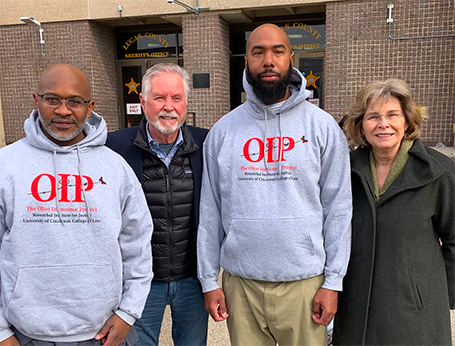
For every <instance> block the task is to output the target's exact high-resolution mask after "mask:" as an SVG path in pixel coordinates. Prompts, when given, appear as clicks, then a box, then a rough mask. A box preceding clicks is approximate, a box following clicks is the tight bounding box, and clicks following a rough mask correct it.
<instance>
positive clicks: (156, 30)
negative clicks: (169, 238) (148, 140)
mask: <svg viewBox="0 0 455 346" xmlns="http://www.w3.org/2000/svg"><path fill="white" fill-rule="evenodd" d="M3 1H4V2H6V3H4V8H7V9H8V10H5V11H2V12H0V35H1V37H2V39H1V40H0V81H1V83H0V145H2V142H4V143H6V144H9V143H12V142H14V141H15V140H17V139H19V138H21V137H23V122H24V120H25V119H26V118H27V117H28V115H29V114H30V111H31V110H32V108H33V99H32V93H33V92H35V88H36V84H37V81H38V79H39V77H40V74H41V72H42V71H43V70H44V69H45V68H46V67H47V66H49V65H52V64H54V63H70V64H73V65H75V66H77V67H79V68H80V69H81V70H83V71H84V72H85V73H86V74H87V76H88V77H89V80H90V83H91V86H92V91H93V99H94V100H95V111H96V112H98V113H99V114H101V115H102V116H103V117H104V118H105V119H106V121H107V123H108V128H109V129H110V130H115V129H118V128H123V127H126V126H130V125H135V124H137V123H138V122H139V120H140V118H141V117H142V110H141V108H140V105H139V93H140V91H141V76H142V75H143V74H144V72H145V70H146V69H147V68H148V67H150V66H152V65H154V64H156V63H159V62H173V63H178V64H180V65H182V66H184V67H185V68H186V69H187V70H188V72H189V73H190V76H191V82H192V93H191V95H190V97H189V105H188V115H187V121H188V123H190V124H196V125H197V126H201V127H205V128H210V127H211V126H212V125H213V124H214V123H215V122H216V121H217V120H218V119H219V118H220V117H221V116H223V115H224V114H225V113H227V112H228V111H230V110H231V109H233V108H234V107H236V106H237V105H239V104H240V103H241V102H242V101H243V100H244V97H245V96H244V93H243V90H242V85H241V80H242V73H243V68H244V56H245V40H246V38H247V37H248V34H249V33H250V32H251V30H253V29H254V28H255V27H256V26H258V25H259V24H262V23H267V22H271V23H275V24H277V25H279V26H280V27H282V29H283V30H284V31H285V32H286V33H287V34H288V36H289V38H290V40H291V44H292V47H293V50H294V52H295V60H294V66H295V67H297V68H298V69H299V70H300V71H301V72H302V73H303V74H304V75H305V78H307V81H308V89H310V90H312V91H313V96H312V97H311V99H310V101H311V102H313V103H315V104H317V105H318V106H319V107H321V108H323V109H325V110H326V111H327V112H329V113H330V114H332V115H333V116H334V118H335V119H339V118H341V117H342V116H343V114H344V113H345V112H346V110H347V108H348V107H349V104H350V103H351V102H352V100H353V97H354V95H355V93H356V92H357V90H359V89H360V87H362V86H363V85H365V84H366V83H368V82H369V81H372V80H375V79H385V78H389V77H395V78H401V79H403V80H405V81H406V82H407V83H408V84H409V86H410V87H411V90H412V91H413V93H414V97H415V99H416V100H417V101H418V103H419V104H420V105H421V106H425V107H427V113H428V119H426V120H425V122H424V124H423V126H422V140H423V141H424V142H425V143H426V144H429V145H434V144H435V143H437V142H443V143H445V144H446V145H453V142H454V127H455V97H454V96H455V95H454V90H455V3H454V1H453V0H420V1H417V2H416V1H414V0H386V1H385V0H342V1H341V0H340V1H331V0H325V1H323V0H243V1H238V0H231V1H222V0H200V1H199V0H182V1H181V3H184V4H186V5H187V7H189V9H187V8H185V7H183V6H181V5H179V4H178V3H177V2H178V1H173V0H118V1H117V2H114V1H112V0H98V1H88V0H79V1H77V2H71V1H65V0H62V1H57V2H55V1H52V0H41V1H39V2H38V1H36V0H23V1H21V2H17V1H14V0H3ZM21 17H26V18H30V17H33V18H34V20H30V19H26V18H23V19H22V20H21V19H19V18H21ZM25 23H28V24H25ZM239 126H241V124H239Z"/></svg>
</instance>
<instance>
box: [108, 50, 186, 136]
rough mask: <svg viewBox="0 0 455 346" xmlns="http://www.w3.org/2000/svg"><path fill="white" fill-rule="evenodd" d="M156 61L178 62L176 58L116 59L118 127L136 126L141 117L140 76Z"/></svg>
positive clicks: (156, 62)
mask: <svg viewBox="0 0 455 346" xmlns="http://www.w3.org/2000/svg"><path fill="white" fill-rule="evenodd" d="M158 63H174V64H177V63H178V59H177V58H166V59H148V60H126V61H119V60H117V66H118V67H117V73H118V75H119V76H120V82H119V85H118V87H117V89H118V100H119V108H120V109H119V114H120V121H119V124H120V128H125V127H130V126H137V125H139V123H140V121H141V119H142V115H143V112H142V107H141V101H140V100H139V94H140V93H141V91H142V76H143V75H144V74H145V71H147V69H148V68H150V67H152V66H153V65H156V64H158Z"/></svg>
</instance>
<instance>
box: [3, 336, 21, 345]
mask: <svg viewBox="0 0 455 346" xmlns="http://www.w3.org/2000/svg"><path fill="white" fill-rule="evenodd" d="M0 346H20V343H19V340H17V338H16V337H15V336H14V335H11V336H10V337H9V338H7V339H5V340H3V341H0Z"/></svg>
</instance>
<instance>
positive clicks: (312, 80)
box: [305, 71, 321, 88]
mask: <svg viewBox="0 0 455 346" xmlns="http://www.w3.org/2000/svg"><path fill="white" fill-rule="evenodd" d="M305 78H306V80H307V87H309V86H314V87H315V88H316V81H317V80H318V79H319V78H321V77H316V76H315V75H314V74H313V71H310V74H309V75H308V76H306V77H305Z"/></svg>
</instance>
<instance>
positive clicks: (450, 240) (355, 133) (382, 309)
mask: <svg viewBox="0 0 455 346" xmlns="http://www.w3.org/2000/svg"><path fill="white" fill-rule="evenodd" d="M421 121H422V108H421V107H419V106H417V105H416V104H415V102H414V101H413V100H412V97H411V92H410V90H409V88H408V86H407V85H406V84H405V83H404V82H403V81H400V80H397V79H388V80H386V81H379V82H373V83H371V84H369V85H367V86H365V87H364V88H362V89H361V90H360V91H359V92H358V94H357V96H356V100H355V102H354V104H353V105H352V107H351V109H350V111H349V113H348V120H347V131H348V137H349V138H350V139H351V140H352V141H354V142H355V144H356V145H358V146H359V147H358V148H357V149H356V150H355V151H353V152H352V153H351V169H352V193H353V208H354V210H353V220H352V248H351V259H350V262H349V267H348V272H347V274H346V276H345V278H344V282H343V286H344V287H343V292H341V294H340V296H339V305H338V312H337V314H336V317H335V327H334V339H333V343H334V345H451V331H450V313H449V310H450V309H453V308H455V277H454V273H455V166H454V163H453V162H452V161H451V160H450V159H449V158H448V157H446V156H444V155H443V154H441V153H439V152H437V151H435V150H433V149H431V148H428V147H426V146H424V145H423V144H422V142H421V141H420V139H419V138H418V137H419V134H420V124H421Z"/></svg>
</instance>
